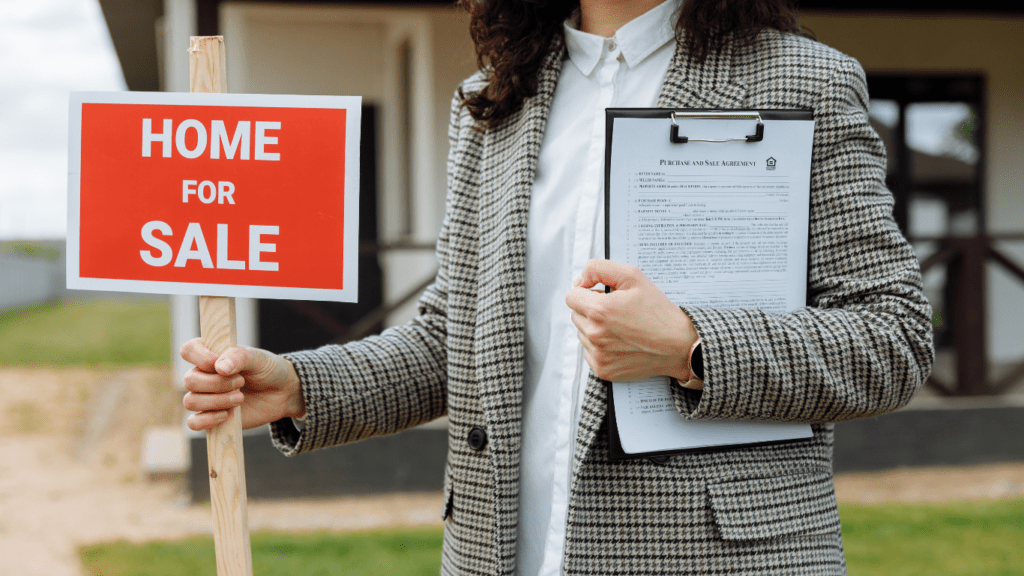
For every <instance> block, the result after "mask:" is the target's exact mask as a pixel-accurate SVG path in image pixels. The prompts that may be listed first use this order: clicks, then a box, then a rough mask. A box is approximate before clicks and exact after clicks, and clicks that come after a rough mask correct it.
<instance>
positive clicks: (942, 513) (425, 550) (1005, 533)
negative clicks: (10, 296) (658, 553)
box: [80, 499, 1024, 576]
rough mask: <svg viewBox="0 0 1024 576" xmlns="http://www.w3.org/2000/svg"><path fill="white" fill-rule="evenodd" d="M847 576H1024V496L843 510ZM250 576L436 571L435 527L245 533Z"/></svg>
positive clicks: (104, 566)
mask: <svg viewBox="0 0 1024 576" xmlns="http://www.w3.org/2000/svg"><path fill="white" fill-rule="evenodd" d="M839 512H840V516H841V518H842V522H843V542H844V544H845V546H846V561H847V566H848V571H849V574H850V576H859V575H871V576H909V575H927V576H933V575H942V576H961V575H979V576H981V575H984V576H1009V575H1018V576H1019V575H1024V552H1022V551H1024V499H1016V500H1001V501H1000V500H997V501H992V502H987V501H977V502H963V503H957V504H948V505H941V506H938V505H928V504H913V505H912V504H893V505H883V506H852V505H843V506H840V508H839ZM80 556H81V558H82V562H83V564H84V565H85V566H86V568H87V570H86V574H88V575H89V576H100V575H102V576H172V575H174V576H178V575H180V574H189V575H190V576H192V575H195V576H202V575H209V576H214V574H215V573H216V569H215V566H214V551H213V539H212V538H209V537H207V538H193V539H191V540H183V541H179V542H156V543H150V544H142V545H134V544H127V543H124V542H117V543H113V544H101V545H96V546H88V547H85V548H82V549H81V550H80ZM252 558H253V572H254V574H255V575H256V576H291V575H294V574H302V575H304V576H318V575H324V576H326V575H335V574H344V575H346V576H363V575H366V576H371V575H372V576H378V575H386V576H406V575H409V576H412V575H420V574H422V575H427V574H437V572H438V568H439V566H440V563H441V529H440V528H431V529H422V530H388V531H380V532H365V533H332V532H311V533H304V534H303V533H300V534H281V533H273V532H257V533H254V534H253V535H252Z"/></svg>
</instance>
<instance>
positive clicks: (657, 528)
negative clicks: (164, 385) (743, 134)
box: [182, 0, 932, 576]
mask: <svg viewBox="0 0 1024 576" xmlns="http://www.w3.org/2000/svg"><path fill="white" fill-rule="evenodd" d="M465 5H466V6H467V8H468V9H469V10H470V11H471V12H472V14H473V19H472V33H473V36H474V40H475V42H476V44H477V50H478V55H479V58H480V63H481V67H482V69H483V71H482V72H479V73H477V74H476V75H474V76H473V77H471V78H469V79H468V80H466V81H465V82H463V83H462V85H461V86H460V88H459V91H458V92H457V94H456V97H455V99H454V100H453V103H452V121H451V128H450V131H449V136H450V141H451V150H450V154H449V160H448V187H449V190H448V200H447V210H446V217H445V221H444V225H443V227H442V231H441V234H440V237H439V239H438V261H439V265H440V268H439V272H438V276H437V279H436V281H435V283H434V284H433V285H432V286H431V287H430V288H428V289H427V290H426V292H425V293H424V295H423V297H422V299H421V301H420V315H419V316H418V317H417V318H416V319H414V320H413V321H412V322H410V323H409V324H407V325H405V326H401V327H396V328H392V329H389V330H387V331H385V333H384V334H382V335H381V336H378V337H371V338H367V339H365V340H363V341H360V342H355V343H350V344H347V345H345V346H341V347H339V346H328V347H324V348H321V349H319V350H315V351H307V352H301V353H296V354H291V355H287V359H284V358H281V357H278V356H274V355H271V354H269V353H266V352H263V351H259V350H254V349H233V350H230V351H228V352H226V353H225V354H224V355H223V356H221V357H220V358H219V359H218V358H217V357H215V356H214V355H213V354H211V353H210V352H209V351H208V350H205V349H204V348H203V347H202V346H201V344H200V343H199V342H198V341H192V342H190V343H187V344H186V345H185V346H184V347H183V349H182V356H183V357H184V358H185V359H186V360H189V361H190V362H192V363H194V364H195V365H196V367H197V368H196V369H195V370H193V371H192V372H190V374H189V375H188V376H186V379H185V383H186V388H188V389H189V390H190V392H189V394H188V395H186V397H185V405H186V407H187V408H189V409H190V410H194V411H200V412H199V414H196V415H194V416H192V417H191V418H190V419H189V425H190V426H191V427H192V428H194V429H204V428H208V427H211V426H213V425H215V424H217V423H219V422H220V421H222V420H223V418H224V417H225V416H224V414H225V413H224V412H223V411H224V410H225V409H227V408H229V407H231V406H234V405H237V404H239V403H242V407H243V425H244V426H245V427H247V428H248V427H253V426H258V425H260V424H263V423H266V422H271V423H272V434H273V438H274V442H275V443H276V444H277V445H278V447H279V448H280V449H281V450H282V451H284V452H285V453H286V454H289V455H291V454H295V453H298V452H302V451H308V450H313V449H317V448H323V447H327V446H332V445H336V444H340V443H344V442H352V441H356V440H360V439H363V438H368V437H371V436H376V435H382V434H390V433H394V432H398V431H400V430H403V429H406V428H408V427H411V426H415V425H417V424H420V423H423V422H426V421H429V420H431V419H434V418H437V417H439V416H441V415H444V414H447V415H448V417H449V421H450V424H449V455H448V462H447V466H446V471H445V487H444V497H445V501H444V504H443V516H444V518H445V541H444V552H443V557H442V569H441V572H442V574H517V575H521V576H534V575H544V576H547V575H551V574H562V573H564V574H601V575H608V574H623V575H626V574H628V575H638V574H713V573H720V572H730V573H742V574H790V573H794V574H796V573H799V574H816V575H817V574H842V573H844V572H845V561H844V558H843V551H842V540H841V536H840V532H839V518H838V514H837V512H836V505H835V496H834V492H833V488H832V473H831V458H832V452H831V446H832V431H833V426H832V424H831V422H835V421H839V420H846V419H851V418H856V417H861V416H871V415H877V414H879V413H882V412H885V411H888V410H893V409H896V408H898V407H900V406H902V405H903V404H905V403H906V402H907V401H908V400H909V399H910V397H911V396H912V394H913V393H914V392H915V391H916V389H917V388H918V387H919V386H920V385H921V383H922V382H923V381H924V379H925V378H926V377H927V375H928V373H929V372H930V369H931V362H932V348H931V325H930V322H929V318H930V311H929V307H928V304H927V302H926V301H925V299H924V298H923V296H922V295H921V291H920V273H919V268H918V264H917V260H916V258H915V256H914V254H913V252H912V251H911V249H910V248H909V246H908V244H907V243H906V241H905V240H904V239H903V237H902V236H901V235H900V233H899V231H898V229H897V228H896V226H895V224H894V223H893V220H892V217H891V210H892V197H891V195H890V194H889V192H888V191H887V190H886V189H885V186H884V183H883V178H884V174H885V164H884V157H885V155H884V150H883V148H882V145H881V143H880V141H879V139H878V137H877V135H876V134H875V133H874V132H873V131H872V129H871V128H870V127H869V125H868V122H867V117H866V110H865V107H866V104H867V93H866V89H865V82H864V77H863V71H862V70H861V69H860V66H859V65H858V64H857V63H856V62H855V61H854V60H852V59H851V58H849V57H847V56H844V55H842V54H840V53H838V52H836V51H834V50H831V49H829V48H827V47H825V46H822V45H820V44H818V43H816V42H814V41H813V40H810V39H807V38H804V37H802V36H799V35H797V34H795V33H794V32H797V31H798V28H797V27H796V24H795V18H794V17H793V13H792V11H791V10H789V9H788V8H787V7H786V5H785V3H784V2H781V1H776V0H747V1H736V2H724V1H717V0H684V1H683V3H682V7H681V9H680V6H679V4H678V3H677V2H676V1H675V0H669V1H668V2H666V3H659V2H658V1H657V0H621V1H617V2H616V1H612V0H583V1H582V2H581V3H580V4H579V5H578V6H577V5H573V4H553V3H550V2H543V1H537V2H524V1H522V0H519V1H515V2H510V1H504V2H503V1H496V0H487V1H485V2H477V1H476V0H466V2H465ZM577 8H578V11H577ZM655 105H656V106H659V107H673V108H808V109H811V110H813V111H814V117H815V140H814V152H813V161H812V180H811V186H812V190H811V228H810V259H809V305H808V306H807V307H806V308H802V309H799V310H797V311H795V312H793V313H790V314H767V313H763V312H760V311H758V310H715V309H706V308H696V307H688V306H686V305H685V304H684V305H683V306H682V308H679V307H676V306H674V305H673V304H672V303H671V302H669V301H668V299H667V298H666V297H665V296H664V294H662V293H661V292H660V291H659V290H658V289H657V288H656V287H654V286H653V285H652V284H651V283H650V281H648V280H647V279H646V278H645V277H644V276H643V274H642V273H640V272H639V271H638V270H636V269H633V268H629V267H625V266H621V265H618V264H614V263H610V262H606V261H602V260H591V257H593V256H598V255H600V254H601V252H602V248H601V247H602V246H603V242H602V241H601V239H600V234H601V230H602V227H601V226H599V225H598V223H599V222H601V219H602V215H601V202H600V201H598V199H599V193H600V185H599V182H600V180H599V178H600V176H599V172H600V168H601V162H602V161H603V148H602V147H603V142H604V135H603V122H604V108H606V107H610V106H614V107H638V106H639V107H648V106H655ZM574 279H576V282H575V284H574V283H573V280H574ZM597 283H603V284H605V285H609V286H612V287H614V288H616V290H615V292H613V293H611V294H600V293H594V292H591V291H589V290H586V289H587V288H590V287H592V286H594V285H596V284H597ZM698 338H699V339H700V340H701V341H702V343H703V349H704V357H705V375H704V379H703V380H699V379H696V378H694V377H693V376H694V375H693V374H691V373H690V370H689V366H688V362H687V356H688V354H689V351H690V350H691V349H692V347H693V344H694V343H695V342H696V341H697V339H698ZM584 360H585V361H586V363H587V365H589V367H590V368H592V369H590V370H588V369H586V368H587V365H584V364H583V361H584ZM651 375H668V376H672V377H674V378H675V384H673V394H674V395H675V397H676V399H677V406H678V408H679V410H680V413H681V414H682V415H684V416H685V417H688V418H695V419H705V418H768V419H775V420H787V421H801V422H809V423H811V424H812V429H813V431H814V436H813V438H811V439H809V440H806V441H799V442H793V443H788V444H784V445H774V446H757V447H744V448H738V449H733V450H725V451H718V452H711V453H704V454H686V455H678V456H673V457H671V458H668V459H667V460H664V461H659V462H655V461H651V460H646V459H640V460H629V461H610V460H609V459H608V457H607V452H608V438H607V432H606V421H605V417H606V400H607V388H606V382H605V379H618V380H631V379H635V378H641V377H645V376H651ZM238 389H241V393H239V392H237V390H238ZM243 402H244V403H243ZM289 416H291V417H299V416H303V417H304V418H303V419H302V420H301V421H300V422H298V425H299V426H300V427H301V430H299V429H297V428H296V427H295V426H293V420H291V419H289V418H288V417H289Z"/></svg>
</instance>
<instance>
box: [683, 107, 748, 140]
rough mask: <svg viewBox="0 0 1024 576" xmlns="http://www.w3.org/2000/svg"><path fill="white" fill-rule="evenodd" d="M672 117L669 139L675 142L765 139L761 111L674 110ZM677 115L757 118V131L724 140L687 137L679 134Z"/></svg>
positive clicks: (729, 118) (703, 117) (722, 118)
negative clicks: (741, 136)
mask: <svg viewBox="0 0 1024 576" xmlns="http://www.w3.org/2000/svg"><path fill="white" fill-rule="evenodd" d="M670 117H671V118H672V132H671V134H670V135H669V140H671V141H672V143H673V144H686V143H687V142H760V141H761V140H764V123H763V122H761V113H760V112H676V111H675V110H673V111H672V113H671V115H670ZM676 117H680V118H702V119H707V118H715V119H721V120H725V119H728V120H732V119H737V118H756V119H757V132H755V133H754V134H753V135H750V136H746V137H744V138H725V139H724V140H715V139H711V138H687V137H686V136H680V135H679V124H676Z"/></svg>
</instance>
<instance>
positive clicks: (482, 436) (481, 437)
mask: <svg viewBox="0 0 1024 576" xmlns="http://www.w3.org/2000/svg"><path fill="white" fill-rule="evenodd" d="M466 442H468V443H469V447H470V448H472V449H473V450H483V449H484V445H486V444H487V433H486V432H484V429H483V428H481V427H479V426H474V427H473V429H472V430H470V431H469V436H467V437H466Z"/></svg>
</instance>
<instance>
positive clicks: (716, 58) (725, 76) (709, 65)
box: [573, 41, 747, 479]
mask: <svg viewBox="0 0 1024 576" xmlns="http://www.w3.org/2000/svg"><path fill="white" fill-rule="evenodd" d="M732 54H733V48H732V44H726V45H725V47H723V49H722V50H721V51H719V52H716V53H711V54H709V55H708V57H707V59H705V60H704V62H702V63H700V64H694V63H693V62H691V61H690V55H689V52H688V51H687V49H686V43H685V41H677V42H676V49H675V53H674V54H673V56H672V63H671V64H669V68H668V71H667V72H666V73H665V80H664V82H663V83H662V86H661V94H660V96H659V97H658V104H657V107H658V108H723V109H727V108H742V107H744V104H745V99H746V94H747V88H746V86H745V85H742V84H738V83H734V82H733V81H732V79H731V76H732ZM608 388H609V384H608V383H607V382H605V381H603V380H600V379H598V378H597V377H596V376H594V374H593V372H591V374H590V379H589V382H588V385H587V390H586V396H585V398H584V400H583V411H582V413H581V415H580V426H579V435H578V436H577V438H576V457H575V458H574V460H573V478H574V479H575V478H576V476H577V474H576V472H577V471H578V469H579V466H580V465H581V464H582V463H583V462H585V461H586V460H587V458H588V457H589V456H590V451H591V450H592V449H593V446H594V440H595V438H596V437H597V433H598V431H599V430H600V429H601V427H602V426H605V425H606V424H605V416H606V413H607V411H608Z"/></svg>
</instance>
